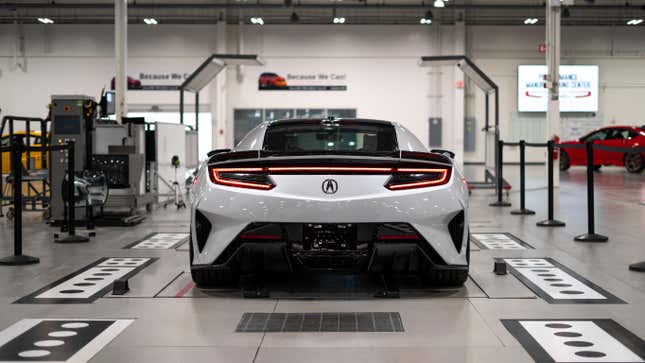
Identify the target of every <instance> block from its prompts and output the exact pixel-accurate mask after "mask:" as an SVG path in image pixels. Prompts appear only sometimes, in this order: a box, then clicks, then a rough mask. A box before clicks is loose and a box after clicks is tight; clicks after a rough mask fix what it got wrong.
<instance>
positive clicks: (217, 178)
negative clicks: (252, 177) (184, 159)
mask: <svg viewBox="0 0 645 363" xmlns="http://www.w3.org/2000/svg"><path fill="white" fill-rule="evenodd" d="M271 172H274V173H284V172H356V173H366V174H368V173H407V174H429V173H439V174H440V177H439V178H438V179H433V180H423V181H418V182H410V183H403V184H391V185H387V188H388V189H390V190H402V189H411V188H421V187H428V186H433V185H441V184H445V183H446V182H447V181H448V176H449V171H448V170H447V169H437V168H378V167H324V166H320V167H318V166H288V167H268V168H211V179H212V180H213V182H214V183H216V184H221V185H227V186H233V187H241V188H252V189H262V190H269V189H272V188H273V187H274V186H275V185H273V184H272V183H268V184H263V183H254V182H250V181H240V180H235V179H228V178H223V177H222V176H221V173H239V174H245V173H249V174H254V173H267V174H268V173H271Z"/></svg>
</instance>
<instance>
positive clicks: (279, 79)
mask: <svg viewBox="0 0 645 363" xmlns="http://www.w3.org/2000/svg"><path fill="white" fill-rule="evenodd" d="M346 80H347V75H346V74H337V73H286V74H285V75H284V76H282V75H279V74H277V73H273V72H264V73H261V74H260V76H259V77H258V89H259V90H260V91H346V90H347V84H346V83H345V82H346Z"/></svg>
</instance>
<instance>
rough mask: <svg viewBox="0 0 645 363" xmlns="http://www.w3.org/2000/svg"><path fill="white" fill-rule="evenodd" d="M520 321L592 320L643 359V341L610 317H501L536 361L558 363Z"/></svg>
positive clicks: (507, 328) (644, 351)
mask: <svg viewBox="0 0 645 363" xmlns="http://www.w3.org/2000/svg"><path fill="white" fill-rule="evenodd" d="M520 321H592V322H593V323H594V324H596V325H598V326H599V327H600V328H601V329H603V330H604V331H605V332H607V334H609V335H611V336H612V337H613V338H614V339H616V340H618V341H619V342H620V343H621V344H622V345H624V346H625V347H627V348H628V349H629V350H631V351H632V352H634V354H636V355H638V356H640V357H641V358H642V359H643V360H645V342H644V341H643V340H642V339H641V338H639V337H638V336H637V335H635V334H634V333H632V332H631V331H629V330H627V329H626V328H625V327H623V326H622V325H620V324H618V323H617V322H615V321H614V320H612V319H501V322H502V325H504V327H505V328H506V330H508V331H509V332H510V333H511V334H512V335H513V336H514V337H515V339H517V341H518V342H520V344H521V345H522V347H523V348H524V350H526V351H527V353H529V355H530V356H531V357H532V358H533V360H535V361H536V362H540V363H558V362H556V361H555V360H553V358H552V357H551V355H550V354H549V353H547V352H546V350H544V348H542V346H541V345H540V343H538V342H537V341H536V340H535V339H534V338H533V336H532V335H531V334H529V332H528V331H526V329H524V327H523V326H522V325H521V324H520ZM617 363H619V362H617Z"/></svg>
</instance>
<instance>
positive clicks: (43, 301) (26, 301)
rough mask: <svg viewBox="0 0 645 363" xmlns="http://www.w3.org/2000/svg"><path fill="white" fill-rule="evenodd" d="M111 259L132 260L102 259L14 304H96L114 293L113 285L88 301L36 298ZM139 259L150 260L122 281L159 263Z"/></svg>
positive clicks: (153, 260)
mask: <svg viewBox="0 0 645 363" xmlns="http://www.w3.org/2000/svg"><path fill="white" fill-rule="evenodd" d="M110 258H130V257H118V256H117V257H103V258H100V259H98V260H96V261H94V262H92V263H91V264H89V265H87V266H85V267H83V268H82V269H80V270H78V271H76V272H72V273H71V274H69V275H67V276H65V277H63V278H61V279H58V280H56V281H54V282H52V283H51V284H47V285H45V286H43V287H42V288H40V289H38V290H36V291H34V292H32V293H31V294H29V295H26V296H23V297H21V298H20V299H18V300H16V301H14V302H13V304H89V303H92V302H94V300H96V299H98V298H100V297H102V296H103V295H105V294H107V293H108V292H109V291H112V285H113V284H109V285H108V286H106V287H105V288H103V289H101V290H99V291H97V292H96V293H95V294H94V295H92V296H90V297H89V298H87V299H83V298H69V299H36V296H38V295H40V294H42V293H43V292H45V291H47V290H49V289H51V288H53V287H54V286H56V285H59V284H62V283H63V282H65V281H67V280H69V279H71V278H73V277H75V276H77V275H80V274H82V273H83V272H85V271H87V270H89V269H91V268H92V267H95V266H98V265H100V264H101V263H103V262H104V261H107V260H108V259H110ZM134 258H137V257H134ZM139 258H149V260H148V261H146V262H145V263H143V264H142V265H140V266H137V267H135V268H134V269H133V270H132V271H131V272H129V273H127V274H126V275H124V276H123V277H121V278H122V279H130V278H132V276H134V275H136V274H138V273H139V272H140V271H141V270H143V269H144V268H146V267H148V266H150V265H151V264H152V263H153V262H155V261H157V258H154V257H139Z"/></svg>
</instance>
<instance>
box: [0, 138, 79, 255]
mask: <svg viewBox="0 0 645 363" xmlns="http://www.w3.org/2000/svg"><path fill="white" fill-rule="evenodd" d="M56 150H69V153H70V155H73V154H74V143H69V144H64V145H54V146H47V147H45V146H39V147H34V146H29V147H27V146H25V145H24V144H23V143H22V140H21V139H20V138H19V137H15V136H14V137H12V138H11V146H10V147H1V148H0V152H7V151H8V152H10V153H11V174H12V176H13V208H14V211H15V212H14V213H15V217H14V219H13V248H14V253H13V256H8V257H5V258H2V259H0V265H9V266H16V265H29V264H34V263H38V262H40V259H38V258H37V257H32V256H27V255H23V253H22V172H23V170H22V153H23V152H25V151H27V152H30V151H56ZM72 161H73V159H72ZM68 175H74V164H73V163H70V166H69V170H68ZM0 178H1V177H0ZM72 180H73V179H72ZM72 203H73V198H72ZM72 205H73V204H72ZM72 210H73V208H72Z"/></svg>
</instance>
